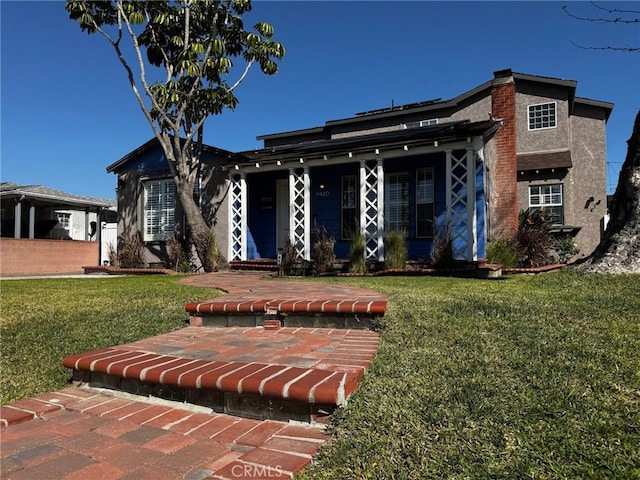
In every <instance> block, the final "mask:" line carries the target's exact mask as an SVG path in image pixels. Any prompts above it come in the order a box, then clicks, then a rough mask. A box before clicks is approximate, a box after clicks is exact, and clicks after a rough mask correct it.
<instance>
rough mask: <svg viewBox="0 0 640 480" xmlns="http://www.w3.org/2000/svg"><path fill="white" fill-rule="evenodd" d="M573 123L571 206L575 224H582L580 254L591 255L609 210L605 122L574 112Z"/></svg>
mask: <svg viewBox="0 0 640 480" xmlns="http://www.w3.org/2000/svg"><path fill="white" fill-rule="evenodd" d="M585 113H586V112H585ZM571 127H572V138H571V156H572V161H573V168H572V179H571V180H572V183H573V185H572V187H573V196H572V198H571V199H570V205H569V208H568V210H570V212H571V221H572V222H573V224H575V225H579V226H581V227H582V229H581V230H580V232H579V233H578V235H577V237H576V243H577V244H578V245H579V247H580V256H587V255H589V254H590V253H591V252H592V251H593V250H594V249H595V247H596V246H597V245H598V243H599V242H600V236H601V225H602V220H603V218H604V216H605V214H606V211H607V160H606V143H605V142H606V141H605V123H604V121H603V120H602V119H598V118H593V117H591V116H586V115H585V116H582V115H580V116H578V115H574V116H573V117H572V119H571ZM591 197H593V200H591Z"/></svg>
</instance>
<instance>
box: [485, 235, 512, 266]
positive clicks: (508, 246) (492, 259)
mask: <svg viewBox="0 0 640 480" xmlns="http://www.w3.org/2000/svg"><path fill="white" fill-rule="evenodd" d="M487 261H488V262H489V263H497V264H499V265H502V266H503V267H504V268H513V267H515V266H517V264H518V252H517V251H516V244H515V241H514V239H513V238H507V237H506V238H498V239H496V240H493V241H491V242H489V245H488V246H487Z"/></svg>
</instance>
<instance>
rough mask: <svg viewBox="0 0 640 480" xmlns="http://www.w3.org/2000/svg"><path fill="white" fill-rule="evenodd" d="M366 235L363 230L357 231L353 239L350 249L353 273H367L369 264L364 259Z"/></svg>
mask: <svg viewBox="0 0 640 480" xmlns="http://www.w3.org/2000/svg"><path fill="white" fill-rule="evenodd" d="M364 249H365V244H364V235H362V232H356V233H355V234H354V236H353V240H351V248H350V250H349V271H350V272H352V273H365V272H366V271H367V264H366V263H365V260H364Z"/></svg>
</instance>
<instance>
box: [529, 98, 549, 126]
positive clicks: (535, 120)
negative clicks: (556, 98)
mask: <svg viewBox="0 0 640 480" xmlns="http://www.w3.org/2000/svg"><path fill="white" fill-rule="evenodd" d="M555 126H556V102H551V103H540V104H538V105H529V130H538V129H541V128H555Z"/></svg>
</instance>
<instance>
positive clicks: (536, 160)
mask: <svg viewBox="0 0 640 480" xmlns="http://www.w3.org/2000/svg"><path fill="white" fill-rule="evenodd" d="M572 166H573V163H572V162H571V152H569V151H562V152H551V153H520V154H518V170H520V171H524V170H545V169H550V168H571V167H572Z"/></svg>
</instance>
